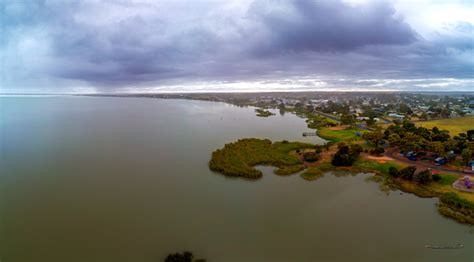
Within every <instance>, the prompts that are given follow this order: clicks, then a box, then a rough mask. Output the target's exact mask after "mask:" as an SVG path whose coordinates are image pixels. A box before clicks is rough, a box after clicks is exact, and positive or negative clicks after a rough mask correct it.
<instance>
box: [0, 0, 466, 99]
mask: <svg viewBox="0 0 474 262" xmlns="http://www.w3.org/2000/svg"><path fill="white" fill-rule="evenodd" d="M2 15H3V17H4V19H3V21H2V22H3V23H2V34H3V36H4V37H2V38H0V39H2V40H0V51H2V53H0V56H1V58H2V60H3V61H6V62H4V69H5V70H4V72H8V74H5V75H4V76H3V77H2V86H7V87H15V85H19V86H24V87H25V88H28V87H29V86H38V85H39V83H45V85H51V83H54V82H55V81H61V83H64V85H66V86H67V85H77V84H78V83H79V84H81V85H86V86H93V87H96V88H98V89H100V90H102V91H106V90H112V91H115V90H120V89H121V88H124V87H127V88H130V87H133V88H137V91H140V88H145V87H147V86H160V85H173V84H176V83H184V82H192V81H200V82H206V81H211V82H212V81H224V82H225V81H227V82H228V81H230V82H234V81H237V82H238V81H276V82H279V81H280V82H281V83H283V80H282V79H284V78H292V77H299V76H301V77H305V76H311V75H325V76H329V78H328V79H327V80H326V82H327V83H333V84H340V82H338V81H335V80H334V79H335V78H334V77H336V76H342V77H345V78H348V79H354V80H351V81H349V82H352V83H354V84H356V83H357V79H360V78H364V77H365V78H414V77H419V78H426V77H441V78H442V77H444V78H446V77H472V73H473V72H472V68H473V61H472V54H473V25H472V24H470V23H458V24H455V25H448V27H449V28H447V29H446V30H444V31H442V32H438V33H436V34H435V36H433V37H432V38H430V39H429V40H428V39H424V38H423V37H421V36H419V35H418V34H417V33H416V32H415V30H414V29H413V28H412V27H411V26H410V25H409V24H407V23H406V22H404V20H403V18H402V17H401V16H400V15H399V14H397V12H396V10H395V9H394V7H393V6H392V5H391V3H390V2H378V1H376V2H374V3H368V4H363V5H355V4H348V3H345V2H342V1H309V0H306V1H303V0H273V1H263V0H256V1H253V2H248V3H246V2H242V1H225V2H215V1H192V2H187V3H181V2H170V1H165V2H160V1H146V0H129V1H125V0H123V1H26V0H25V1H22V0H11V1H6V2H5V3H4V5H3V6H2ZM331 79H332V80H331ZM316 82H317V81H316ZM290 83H294V82H293V81H290ZM318 83H319V82H318ZM300 84H301V83H300ZM343 84H344V85H347V83H346V82H344V83H343ZM285 85H287V84H285ZM310 86H311V84H310Z"/></svg>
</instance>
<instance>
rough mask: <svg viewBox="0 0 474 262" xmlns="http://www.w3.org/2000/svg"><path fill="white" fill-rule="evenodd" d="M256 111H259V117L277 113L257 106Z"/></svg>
mask: <svg viewBox="0 0 474 262" xmlns="http://www.w3.org/2000/svg"><path fill="white" fill-rule="evenodd" d="M255 112H256V113H257V116H259V117H269V116H273V115H275V113H272V112H270V111H268V110H265V109H262V108H257V109H255Z"/></svg>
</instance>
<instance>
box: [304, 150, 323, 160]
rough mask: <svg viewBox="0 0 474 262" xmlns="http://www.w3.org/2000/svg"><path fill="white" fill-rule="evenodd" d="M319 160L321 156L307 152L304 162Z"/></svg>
mask: <svg viewBox="0 0 474 262" xmlns="http://www.w3.org/2000/svg"><path fill="white" fill-rule="evenodd" d="M318 159H319V155H318V154H317V153H315V152H306V153H305V154H304V161H306V162H316V161H318Z"/></svg>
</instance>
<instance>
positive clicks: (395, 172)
mask: <svg viewBox="0 0 474 262" xmlns="http://www.w3.org/2000/svg"><path fill="white" fill-rule="evenodd" d="M388 174H389V175H390V176H393V177H398V175H399V174H398V169H397V168H396V167H394V166H391V167H390V168H389V169H388Z"/></svg>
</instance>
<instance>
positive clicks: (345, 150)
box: [331, 144, 362, 166]
mask: <svg viewBox="0 0 474 262" xmlns="http://www.w3.org/2000/svg"><path fill="white" fill-rule="evenodd" d="M360 152H362V147H361V146H360V145H357V144H355V145H351V146H350V147H349V146H347V145H345V144H339V150H338V151H337V152H336V154H335V155H334V157H333V159H332V161H331V163H332V164H333V165H334V166H351V165H352V163H354V161H355V160H356V159H357V157H358V156H359V154H360Z"/></svg>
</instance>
